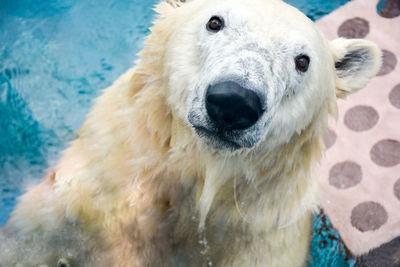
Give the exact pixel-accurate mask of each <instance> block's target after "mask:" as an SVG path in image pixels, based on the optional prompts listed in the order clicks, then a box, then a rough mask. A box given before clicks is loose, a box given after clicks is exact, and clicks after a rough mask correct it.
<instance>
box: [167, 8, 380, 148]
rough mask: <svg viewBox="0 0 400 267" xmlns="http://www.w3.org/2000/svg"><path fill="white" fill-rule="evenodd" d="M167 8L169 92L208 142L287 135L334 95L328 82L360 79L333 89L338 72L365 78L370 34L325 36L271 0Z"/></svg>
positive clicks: (277, 140)
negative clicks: (330, 39)
mask: <svg viewBox="0 0 400 267" xmlns="http://www.w3.org/2000/svg"><path fill="white" fill-rule="evenodd" d="M174 11H175V10H174ZM175 12H176V13H174V14H175V16H176V19H174V20H173V21H174V23H175V25H174V26H173V27H174V29H175V30H174V32H173V34H172V36H171V37H170V41H169V43H168V45H167V46H166V49H167V53H166V55H167V57H166V60H167V71H168V73H167V75H168V76H169V82H170V84H169V87H170V92H169V94H170V95H169V101H170V104H171V105H172V106H175V107H177V108H176V110H177V114H178V116H180V117H181V119H182V120H184V121H185V122H186V123H187V124H188V126H189V127H192V128H193V131H194V133H195V135H197V136H198V138H201V140H202V142H205V143H206V144H208V145H209V146H211V147H212V148H214V149H219V150H236V149H240V148H247V149H252V148H254V147H255V146H256V145H257V144H260V143H268V144H269V145H270V146H275V145H279V144H281V143H283V142H288V141H289V140H290V139H291V136H293V135H294V134H295V133H300V132H301V131H302V130H304V129H305V128H306V127H307V126H308V125H309V124H310V123H311V121H312V120H313V118H314V117H315V115H316V114H318V113H320V112H321V111H322V110H326V109H327V106H328V105H329V104H330V103H331V102H332V101H335V100H336V97H335V88H337V89H342V90H345V91H352V90H356V89H359V88H360V87H362V86H364V85H365V82H364V81H361V82H359V81H356V83H358V84H357V85H356V86H350V87H348V88H340V86H339V85H338V84H339V83H340V81H339V80H340V79H341V80H343V82H345V83H347V82H350V83H352V82H353V83H354V80H355V79H356V80H357V79H361V80H362V79H364V80H366V79H368V78H370V77H371V76H372V75H373V74H375V72H376V71H377V68H378V67H379V51H378V49H377V48H376V47H375V46H374V45H373V44H372V43H370V42H367V41H362V40H356V41H343V40H339V41H336V43H335V42H333V43H329V42H328V41H327V40H326V39H325V38H324V37H323V36H322V35H321V34H320V33H319V31H318V30H317V29H316V28H315V27H314V25H313V23H312V22H311V21H310V20H309V19H308V18H307V17H306V16H304V15H303V14H301V13H300V12H299V11H297V10H296V9H294V8H292V7H290V6H288V5H286V4H284V3H283V2H281V1H278V0H248V1H243V0H222V1H210V0H193V1H191V2H190V3H185V4H182V6H181V7H179V8H176V11H175ZM335 61H336V68H335ZM340 63H342V65H341V64H340ZM342 87H343V86H342Z"/></svg>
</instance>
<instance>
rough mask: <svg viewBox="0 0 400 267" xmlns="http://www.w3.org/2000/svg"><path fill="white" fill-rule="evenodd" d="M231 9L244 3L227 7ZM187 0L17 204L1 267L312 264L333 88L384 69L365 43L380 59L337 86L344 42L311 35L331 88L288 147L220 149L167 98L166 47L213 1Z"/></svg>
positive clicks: (165, 17) (164, 13)
mask: <svg viewBox="0 0 400 267" xmlns="http://www.w3.org/2000/svg"><path fill="white" fill-rule="evenodd" d="M230 1H232V2H233V1H235V2H239V1H236V0H225V1H224V3H225V2H226V3H227V4H229V2H230ZM256 1H258V2H259V5H260V6H266V5H271V8H283V9H284V10H285V11H287V12H292V13H291V14H292V16H293V18H294V19H295V18H298V17H299V16H303V15H300V13H299V12H298V11H295V10H294V9H293V8H289V7H287V6H286V5H285V4H283V3H280V2H279V1H275V0H254V1H253V2H254V3H256ZM189 2H190V3H185V1H183V2H182V1H168V3H167V2H162V3H160V4H159V5H158V6H157V9H156V10H157V12H158V13H159V14H160V16H159V18H158V19H157V21H156V22H155V25H154V27H152V28H151V34H150V36H149V37H148V39H147V40H146V42H145V48H144V49H143V51H142V52H140V54H139V56H140V59H139V60H138V61H137V62H136V66H135V67H134V68H132V69H130V70H128V71H127V72H126V73H125V74H124V75H122V76H121V77H120V78H119V79H118V80H117V81H116V82H115V83H114V84H113V85H112V86H111V87H109V88H108V89H106V90H105V92H104V94H103V95H102V96H101V97H99V98H98V99H97V101H96V104H95V106H94V107H93V109H92V110H91V111H90V113H89V114H88V116H87V119H86V121H85V122H84V124H83V125H82V127H81V128H80V130H79V138H78V139H77V140H75V141H74V142H73V143H72V144H71V146H70V147H69V148H68V149H67V150H66V151H65V152H64V153H63V156H62V158H61V160H60V161H59V163H58V164H57V165H56V166H55V167H54V168H52V170H51V171H50V173H49V175H48V176H46V177H45V178H44V179H43V181H42V182H41V184H39V185H37V186H35V187H33V188H31V189H30V190H29V191H28V192H27V193H26V194H25V195H23V196H22V197H21V198H20V201H19V204H18V206H17V207H16V209H15V210H14V212H13V214H12V217H11V219H10V220H9V221H8V223H7V225H6V226H5V228H4V229H3V234H2V235H0V241H1V243H2V245H3V244H6V245H5V246H6V247H7V246H11V247H12V248H13V249H12V250H10V249H8V250H7V251H6V252H4V251H5V250H4V249H2V252H0V259H1V262H2V264H3V263H5V264H6V265H5V266H12V265H15V264H17V263H18V264H20V265H21V266H37V265H39V264H48V265H49V266H54V265H55V264H56V262H57V260H58V259H59V258H62V257H64V258H67V259H68V260H69V261H70V262H71V264H72V265H73V266H100V267H101V266H121V267H122V266H124V267H126V266H269V267H272V266H285V267H286V266H302V265H303V264H304V263H305V262H306V258H307V253H308V246H309V240H310V227H311V212H312V211H313V210H314V209H315V207H316V205H317V202H318V201H317V198H318V195H317V191H318V186H317V183H316V179H314V178H313V176H312V170H313V167H314V165H315V164H316V163H317V162H318V160H319V159H320V157H321V155H322V151H323V145H322V143H321V134H322V132H323V130H324V129H325V127H326V121H327V117H328V113H329V112H331V113H332V114H336V97H335V87H337V89H338V90H342V91H346V92H348V91H351V90H356V89H359V88H360V87H362V86H364V85H365V82H364V80H365V81H366V80H367V79H369V78H371V77H372V75H373V74H375V73H376V70H377V69H378V68H379V64H380V62H379V59H378V57H379V50H378V49H377V48H376V46H374V45H373V44H370V43H368V44H367V45H366V44H365V43H362V41H358V42H359V43H358V44H359V45H360V46H362V47H363V48H364V47H367V49H370V50H371V51H373V52H374V53H375V54H377V55H378V56H375V57H374V58H373V59H374V60H373V61H371V64H373V71H371V72H367V77H364V76H365V75H364V74H365V73H366V72H361V74H362V75H364V76H363V79H364V80H363V82H362V84H359V85H354V84H355V83H354V82H353V83H351V86H347V85H346V84H349V83H346V82H345V81H342V80H341V79H345V78H347V77H349V75H347V76H346V77H344V78H343V77H339V76H340V75H339V76H338V75H336V72H335V69H334V61H338V60H340V58H341V57H343V56H344V54H346V53H344V51H345V50H346V47H347V46H349V44H348V43H345V45H343V42H337V44H335V43H332V44H330V43H329V42H328V41H327V40H325V39H324V38H323V37H322V35H320V34H319V33H318V32H317V31H316V32H317V35H316V36H319V37H318V38H319V39H318V40H319V42H320V50H319V51H317V52H316V54H317V55H319V56H320V57H321V62H324V64H325V65H324V66H326V67H325V69H323V70H321V73H320V74H319V76H318V77H319V79H320V81H321V82H324V85H325V86H326V88H323V90H325V91H324V93H321V94H319V95H317V96H313V97H315V106H313V107H308V108H309V109H310V112H311V115H312V116H310V118H311V121H309V122H307V123H306V124H305V125H306V126H305V127H304V128H299V129H296V132H295V133H294V134H292V135H291V136H290V137H289V138H287V139H286V140H284V142H281V139H282V138H281V135H280V134H279V133H280V132H279V131H281V130H279V131H278V130H277V132H276V133H275V136H274V135H273V132H272V134H271V135H270V136H269V139H268V140H262V141H261V142H260V143H258V144H257V146H255V147H254V148H252V149H246V148H243V149H239V150H236V151H234V152H224V151H217V150H213V149H212V148H210V147H209V146H208V145H206V144H204V143H203V142H202V140H201V139H200V138H199V137H198V136H197V135H196V133H195V132H194V130H193V129H192V127H191V126H190V125H189V124H188V123H187V121H186V120H184V119H182V116H180V113H181V112H182V110H181V109H180V108H181V107H180V106H177V101H178V100H176V101H175V99H174V100H171V98H170V97H171V90H172V88H171V84H170V82H171V80H170V78H171V72H170V71H171V70H170V69H171V68H170V66H171V65H170V64H174V62H173V58H172V59H171V58H170V56H171V54H169V50H168V49H169V46H170V45H171V43H173V44H175V43H176V41H177V40H176V39H174V38H179V36H178V35H177V31H175V30H176V27H177V25H180V22H181V21H179V20H182V17H185V16H187V17H189V16H190V15H191V12H194V11H195V10H198V9H201V8H202V7H203V6H207V5H211V4H212V3H213V1H210V0H197V1H196V0H193V1H189ZM183 5H188V6H187V7H188V8H187V10H189V11H186V7H183ZM189 5H193V6H192V7H191V8H189V7H190V6H189ZM180 6H182V7H180ZM299 18H300V17H299ZM301 19H302V20H304V19H305V18H301ZM307 23H308V22H307ZM307 25H308V24H307ZM310 25H311V23H310ZM310 27H311V26H310ZM314 30H315V29H314ZM171 38H172V39H174V41H175V42H174V41H172V39H171ZM265 38H268V37H265ZM178 41H179V40H178ZM335 45H336V46H335ZM171 60H172V61H171ZM178 67H179V66H178ZM186 78H187V79H186V82H190V81H191V80H190V79H191V78H192V77H186ZM352 78H353V77H352ZM335 84H336V85H335ZM341 87H343V88H341ZM305 89H306V88H305ZM321 90H322V89H321ZM338 95H341V93H339V94H338ZM278 115H280V116H283V115H284V114H283V115H282V114H278ZM288 116H292V117H293V116H294V117H293V118H292V119H294V120H303V118H296V117H295V116H296V113H293V114H290V115H288ZM274 140H275V141H274ZM273 141H274V142H275V143H277V144H279V145H276V146H274V147H273V146H271V144H272V142H273ZM7 244H8V245H7ZM1 248H4V245H3V246H1ZM21 255H23V257H21Z"/></svg>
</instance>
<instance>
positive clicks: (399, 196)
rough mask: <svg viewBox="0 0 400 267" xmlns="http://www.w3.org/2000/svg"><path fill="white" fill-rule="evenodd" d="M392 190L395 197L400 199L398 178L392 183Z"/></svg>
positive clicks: (399, 181)
mask: <svg viewBox="0 0 400 267" xmlns="http://www.w3.org/2000/svg"><path fill="white" fill-rule="evenodd" d="M393 191H394V195H395V196H396V197H397V199H398V200H400V178H399V179H398V180H397V182H396V183H394V186H393Z"/></svg>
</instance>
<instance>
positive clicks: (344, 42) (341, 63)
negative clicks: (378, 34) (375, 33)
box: [331, 38, 382, 98]
mask: <svg viewBox="0 0 400 267" xmlns="http://www.w3.org/2000/svg"><path fill="white" fill-rule="evenodd" d="M331 46H332V50H333V56H334V60H335V70H336V74H337V80H336V96H337V97H340V98H345V97H346V96H347V95H349V94H351V93H354V92H356V91H357V90H359V89H361V88H363V87H365V86H366V85H367V83H368V82H369V81H370V80H371V79H372V78H373V77H374V76H375V75H376V73H377V72H378V71H379V68H380V67H381V64H382V53H381V50H380V49H379V48H378V46H377V45H376V44H375V43H373V42H370V41H367V40H363V39H343V38H339V39H336V40H334V41H332V42H331Z"/></svg>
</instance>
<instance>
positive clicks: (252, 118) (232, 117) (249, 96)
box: [205, 81, 264, 130]
mask: <svg viewBox="0 0 400 267" xmlns="http://www.w3.org/2000/svg"><path fill="white" fill-rule="evenodd" d="M205 105H206V110H207V114H208V116H209V118H210V119H211V120H212V121H213V123H214V124H215V126H216V127H217V128H218V129H220V130H242V129H247V128H249V127H251V126H253V125H254V124H255V123H256V122H257V121H258V119H259V118H260V117H261V116H262V114H263V112H264V111H263V109H262V105H261V99H260V97H259V96H258V95H257V94H256V93H255V92H253V91H252V90H249V89H247V88H243V87H242V86H240V85H239V84H237V83H235V82H232V81H226V82H220V83H217V84H215V85H210V86H209V87H208V89H207V92H206V99H205Z"/></svg>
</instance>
